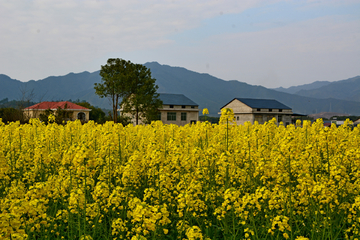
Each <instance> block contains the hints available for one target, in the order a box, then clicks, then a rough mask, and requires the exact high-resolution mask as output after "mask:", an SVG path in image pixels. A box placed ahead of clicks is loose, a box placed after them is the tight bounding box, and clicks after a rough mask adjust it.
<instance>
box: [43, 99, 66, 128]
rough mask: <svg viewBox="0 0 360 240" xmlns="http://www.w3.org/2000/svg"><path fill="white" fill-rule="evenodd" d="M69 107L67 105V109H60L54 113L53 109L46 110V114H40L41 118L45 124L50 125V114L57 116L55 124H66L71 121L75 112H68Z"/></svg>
mask: <svg viewBox="0 0 360 240" xmlns="http://www.w3.org/2000/svg"><path fill="white" fill-rule="evenodd" d="M66 109H67V105H66V104H65V109H61V108H60V107H58V109H57V110H56V111H52V110H51V109H47V110H45V113H42V114H40V116H39V118H40V120H41V121H42V122H44V123H45V124H48V123H49V121H48V119H49V116H50V114H53V115H54V116H55V122H56V123H57V124H64V123H65V122H66V121H69V120H71V117H72V115H73V111H68V110H66Z"/></svg>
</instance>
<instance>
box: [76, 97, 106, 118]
mask: <svg viewBox="0 0 360 240" xmlns="http://www.w3.org/2000/svg"><path fill="white" fill-rule="evenodd" d="M75 103H76V104H77V105H80V106H83V107H86V108H89V109H91V111H90V113H89V120H93V121H95V122H97V123H104V122H105V121H106V119H105V112H104V111H103V110H102V109H101V108H98V107H94V106H92V105H91V104H90V103H88V102H86V101H82V102H75Z"/></svg>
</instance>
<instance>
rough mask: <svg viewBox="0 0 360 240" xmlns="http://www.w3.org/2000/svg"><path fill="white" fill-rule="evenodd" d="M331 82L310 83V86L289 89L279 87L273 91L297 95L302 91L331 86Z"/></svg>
mask: <svg viewBox="0 0 360 240" xmlns="http://www.w3.org/2000/svg"><path fill="white" fill-rule="evenodd" d="M330 83H331V82H328V81H316V82H313V83H309V84H303V85H299V86H292V87H289V88H283V87H279V88H273V90H276V91H279V92H285V93H291V94H294V93H297V92H299V91H301V90H312V89H317V88H320V87H323V86H326V85H329V84H330Z"/></svg>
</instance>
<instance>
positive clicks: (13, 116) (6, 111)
mask: <svg viewBox="0 0 360 240" xmlns="http://www.w3.org/2000/svg"><path fill="white" fill-rule="evenodd" d="M0 118H1V119H2V121H3V122H4V123H7V122H16V121H20V122H21V123H25V122H26V118H25V116H24V114H23V111H22V110H20V109H16V108H12V107H7V108H0Z"/></svg>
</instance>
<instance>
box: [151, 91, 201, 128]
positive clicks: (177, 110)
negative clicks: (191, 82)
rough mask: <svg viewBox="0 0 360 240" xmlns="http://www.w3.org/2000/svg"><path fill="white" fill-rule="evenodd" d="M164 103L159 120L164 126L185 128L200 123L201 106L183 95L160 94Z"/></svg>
mask: <svg viewBox="0 0 360 240" xmlns="http://www.w3.org/2000/svg"><path fill="white" fill-rule="evenodd" d="M159 95H160V96H159V99H160V100H161V101H162V102H163V106H162V108H160V109H159V115H158V120H161V121H162V122H163V123H164V124H177V125H179V126H184V125H186V124H188V123H196V122H197V121H199V111H200V110H199V105H198V104H196V103H195V102H194V101H192V100H191V99H189V98H188V97H186V96H185V95H183V94H171V93H159Z"/></svg>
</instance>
